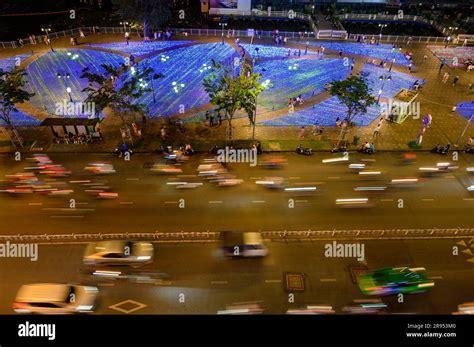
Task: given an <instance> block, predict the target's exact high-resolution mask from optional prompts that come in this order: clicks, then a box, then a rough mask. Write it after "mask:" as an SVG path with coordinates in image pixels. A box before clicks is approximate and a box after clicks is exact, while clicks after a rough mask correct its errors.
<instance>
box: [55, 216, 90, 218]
mask: <svg viewBox="0 0 474 347" xmlns="http://www.w3.org/2000/svg"><path fill="white" fill-rule="evenodd" d="M51 218H84V216H51Z"/></svg>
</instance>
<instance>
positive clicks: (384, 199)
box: [380, 199, 393, 201]
mask: <svg viewBox="0 0 474 347" xmlns="http://www.w3.org/2000/svg"><path fill="white" fill-rule="evenodd" d="M380 201H393V199H380Z"/></svg>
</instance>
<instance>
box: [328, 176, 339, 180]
mask: <svg viewBox="0 0 474 347" xmlns="http://www.w3.org/2000/svg"><path fill="white" fill-rule="evenodd" d="M328 178H329V179H334V180H338V179H339V178H341V177H337V176H329V177H328Z"/></svg>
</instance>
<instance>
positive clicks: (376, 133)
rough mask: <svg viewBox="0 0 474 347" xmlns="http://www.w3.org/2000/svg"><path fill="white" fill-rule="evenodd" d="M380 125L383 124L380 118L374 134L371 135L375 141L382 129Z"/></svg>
mask: <svg viewBox="0 0 474 347" xmlns="http://www.w3.org/2000/svg"><path fill="white" fill-rule="evenodd" d="M382 123H383V117H382V118H380V121H379V122H378V123H377V125H376V126H375V129H374V133H373V135H372V137H373V138H374V139H376V138H377V137H378V136H379V135H380V129H381V128H382Z"/></svg>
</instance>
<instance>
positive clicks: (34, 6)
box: [0, 0, 110, 41]
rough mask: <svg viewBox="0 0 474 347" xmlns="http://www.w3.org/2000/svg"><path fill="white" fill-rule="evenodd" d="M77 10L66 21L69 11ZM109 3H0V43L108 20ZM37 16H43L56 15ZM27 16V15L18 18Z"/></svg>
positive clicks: (48, 0)
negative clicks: (100, 4) (43, 32)
mask: <svg viewBox="0 0 474 347" xmlns="http://www.w3.org/2000/svg"><path fill="white" fill-rule="evenodd" d="M71 9H77V15H76V18H77V19H76V20H71V19H70V18H69V12H68V11H69V10H71ZM108 10H110V1H109V0H102V7H101V8H99V5H98V0H82V1H81V0H0V40H4V41H6V40H16V39H17V38H19V37H23V38H24V37H27V36H28V35H29V34H36V35H38V34H40V33H41V27H42V26H50V27H51V28H52V30H53V31H60V30H64V29H70V28H77V27H78V26H81V25H87V24H88V21H90V20H91V19H92V18H97V19H98V21H99V22H101V19H102V18H101V17H102V16H104V15H105V16H108V13H107V12H108ZM60 11H66V12H65V13H58V14H41V13H43V12H60ZM19 14H29V15H21V16H20V15H19Z"/></svg>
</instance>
